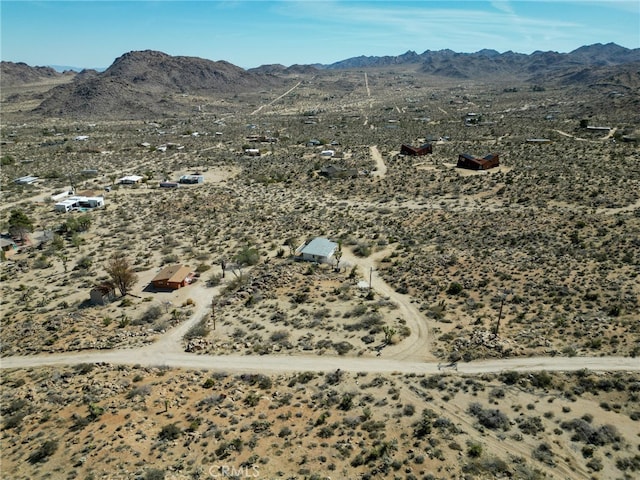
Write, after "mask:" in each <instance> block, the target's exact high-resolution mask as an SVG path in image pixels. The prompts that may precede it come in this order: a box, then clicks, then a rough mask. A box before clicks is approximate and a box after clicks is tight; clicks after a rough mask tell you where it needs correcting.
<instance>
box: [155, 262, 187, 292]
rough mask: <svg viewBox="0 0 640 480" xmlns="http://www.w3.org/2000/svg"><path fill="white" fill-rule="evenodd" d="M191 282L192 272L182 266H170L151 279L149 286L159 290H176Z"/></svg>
mask: <svg viewBox="0 0 640 480" xmlns="http://www.w3.org/2000/svg"><path fill="white" fill-rule="evenodd" d="M192 281H193V272H192V271H191V269H190V268H189V267H186V266H184V265H170V266H168V267H165V268H163V269H162V270H160V272H159V273H158V274H157V275H156V276H155V277H153V279H152V280H151V284H152V285H153V286H154V288H157V289H159V290H166V289H169V290H177V289H179V288H181V287H185V286H187V285H189V284H190V283H191V282H192Z"/></svg>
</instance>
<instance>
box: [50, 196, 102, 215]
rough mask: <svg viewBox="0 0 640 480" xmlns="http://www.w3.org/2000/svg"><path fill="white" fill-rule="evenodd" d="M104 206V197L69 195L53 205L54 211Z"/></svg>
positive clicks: (62, 211) (63, 211)
mask: <svg viewBox="0 0 640 480" xmlns="http://www.w3.org/2000/svg"><path fill="white" fill-rule="evenodd" d="M102 207H104V197H81V196H74V197H69V198H67V199H66V200H62V201H61V202H58V203H56V204H55V205H54V207H53V209H54V210H55V211H56V212H61V213H67V212H70V211H71V210H75V209H81V208H84V209H94V208H102Z"/></svg>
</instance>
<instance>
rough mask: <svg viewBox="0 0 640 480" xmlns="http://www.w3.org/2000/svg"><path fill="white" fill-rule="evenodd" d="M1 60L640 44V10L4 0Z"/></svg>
mask: <svg viewBox="0 0 640 480" xmlns="http://www.w3.org/2000/svg"><path fill="white" fill-rule="evenodd" d="M0 21H1V25H0V26H1V36H0V40H1V44H0V53H1V55H0V56H1V58H2V60H8V61H13V62H25V63H27V64H29V65H32V66H35V65H68V66H76V67H87V68H89V67H108V66H109V65H110V64H111V63H112V62H113V61H114V59H115V58H116V57H118V56H120V55H122V54H123V53H126V52H129V51H131V50H146V49H151V50H160V51H162V52H165V53H168V54H170V55H188V56H195V57H202V58H207V59H210V60H226V61H229V62H231V63H233V64H235V65H238V66H240V67H243V68H251V67H257V66H259V65H263V64H270V63H281V64H283V65H286V66H289V65H292V64H296V63H300V64H304V63H333V62H336V61H339V60H344V59H346V58H350V57H354V56H358V55H399V54H402V53H404V52H406V51H407V50H414V51H416V52H417V53H422V52H424V51H425V50H440V49H444V48H449V49H451V50H454V51H456V52H475V51H478V50H480V49H482V48H492V49H495V50H498V51H499V52H504V51H507V50H512V51H515V52H521V53H531V52H533V51H535V50H544V51H546V50H553V51H558V52H568V51H571V50H574V49H576V48H578V47H580V46H582V45H589V44H593V43H608V42H615V43H617V44H619V45H622V46H624V47H627V48H638V47H640V0H632V1H614V0H609V1H604V0H600V1H595V0H594V1H579V0H570V1H560V0H552V1H508V0H500V1H481V0H473V1H462V2H458V1H438V2H436V1H418V0H415V1H371V0H369V1H365V0H361V1H354V0H352V1H346V0H345V1H343V0H333V1H321V0H298V1H266V0H264V1H261V0H253V1H245V0H220V1H199V2H191V1H162V0H160V1H158V0H156V1H119V2H114V1H108V0H84V1H82V0H78V1H54V0H40V1H27V0H20V1H10V0H1V1H0Z"/></svg>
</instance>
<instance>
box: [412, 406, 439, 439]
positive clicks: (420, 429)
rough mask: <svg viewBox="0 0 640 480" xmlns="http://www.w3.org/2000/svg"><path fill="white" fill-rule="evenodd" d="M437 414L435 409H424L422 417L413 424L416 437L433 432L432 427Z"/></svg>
mask: <svg viewBox="0 0 640 480" xmlns="http://www.w3.org/2000/svg"><path fill="white" fill-rule="evenodd" d="M435 416H436V414H435V413H434V412H433V410H430V409H428V408H425V409H424V410H423V411H422V417H421V418H420V420H418V421H417V422H415V423H414V424H413V436H414V437H415V438H424V437H426V436H427V435H429V434H430V433H431V427H432V425H433V419H434V418H435Z"/></svg>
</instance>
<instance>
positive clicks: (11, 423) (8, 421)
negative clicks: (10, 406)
mask: <svg viewBox="0 0 640 480" xmlns="http://www.w3.org/2000/svg"><path fill="white" fill-rule="evenodd" d="M25 415H26V413H24V412H17V413H14V414H12V415H4V422H3V423H2V429H3V430H9V429H12V428H18V427H19V426H20V424H21V423H22V419H23V418H24V417H25Z"/></svg>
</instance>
